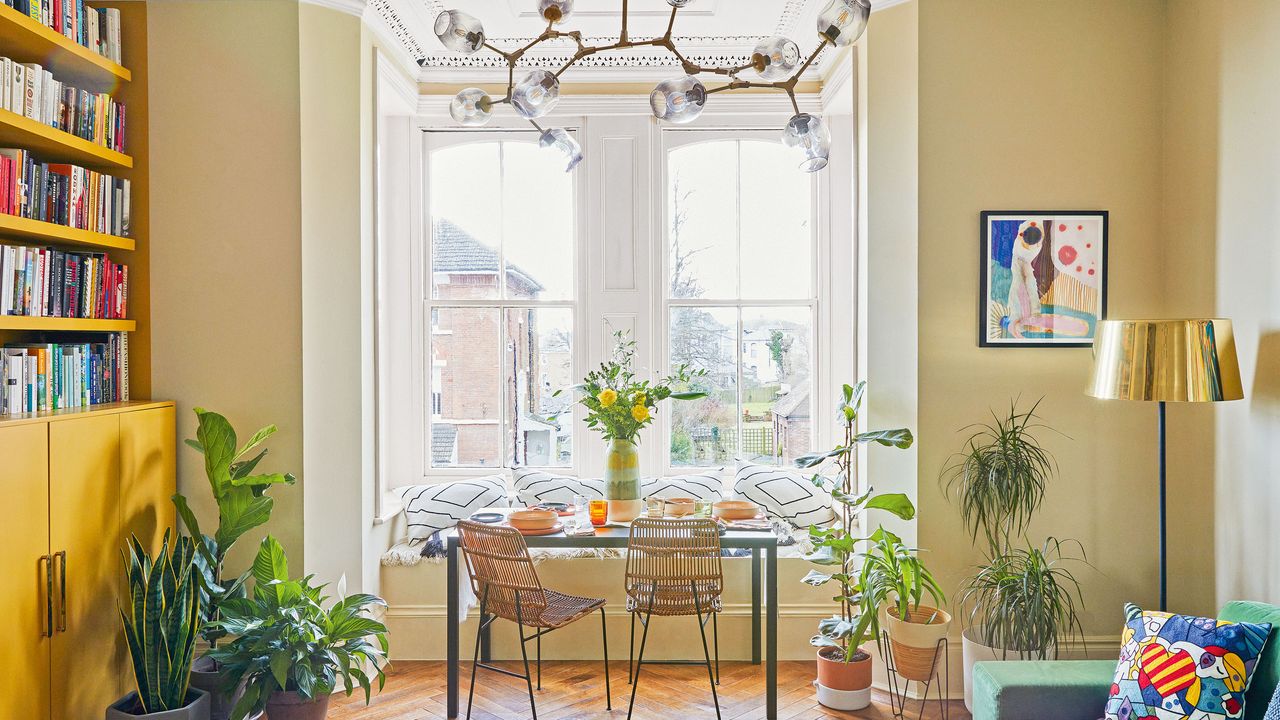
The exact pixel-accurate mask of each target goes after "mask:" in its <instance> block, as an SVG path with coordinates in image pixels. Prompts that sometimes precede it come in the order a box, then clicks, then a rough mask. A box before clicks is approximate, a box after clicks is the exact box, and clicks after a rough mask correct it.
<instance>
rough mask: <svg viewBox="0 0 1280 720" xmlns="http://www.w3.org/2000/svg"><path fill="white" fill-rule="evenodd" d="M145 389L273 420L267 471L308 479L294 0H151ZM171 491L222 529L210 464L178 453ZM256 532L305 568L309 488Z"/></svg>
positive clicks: (280, 504)
mask: <svg viewBox="0 0 1280 720" xmlns="http://www.w3.org/2000/svg"><path fill="white" fill-rule="evenodd" d="M147 20H148V25H149V32H148V33H147V38H148V53H149V56H150V59H151V62H150V90H149V97H150V109H151V137H150V140H151V164H150V171H151V198H152V203H151V228H152V237H153V238H154V242H153V243H152V248H151V296H152V309H151V325H152V332H153V335H152V338H153V340H152V365H153V370H152V379H153V394H154V396H155V397H158V398H167V399H173V400H176V401H177V402H178V408H179V412H178V436H179V437H182V438H186V437H194V436H195V417H194V414H193V413H192V412H191V409H192V407H195V406H204V407H208V408H210V409H214V410H217V411H219V412H222V413H223V414H225V415H226V416H227V417H228V418H230V419H231V421H232V422H233V423H234V424H235V426H236V428H237V429H238V430H240V432H241V434H242V435H245V436H247V435H248V434H249V433H251V432H253V431H254V430H256V429H257V428H258V427H260V426H262V425H266V424H268V423H275V424H277V425H278V426H280V433H279V434H278V435H276V436H275V437H274V438H272V439H271V441H270V446H269V447H270V448H271V454H270V455H269V456H268V459H267V460H266V461H265V462H264V465H263V467H264V468H269V469H272V470H280V471H292V472H294V473H296V474H299V475H301V474H302V469H303V464H302V461H303V453H302V437H303V428H302V297H301V264H300V261H301V255H300V250H299V242H300V237H301V218H300V213H299V191H300V186H299V174H298V168H299V141H298V122H299V119H298V107H299V106H298V78H299V70H298V4H297V2H295V1H293V0H167V1H166V2H159V3H150V4H149V6H148V17H147ZM178 486H179V489H180V490H181V491H182V492H183V493H184V494H186V495H187V496H188V497H189V498H190V499H191V501H192V505H193V506H194V507H195V508H196V510H197V513H198V514H199V516H200V519H201V522H202V525H204V526H207V527H212V526H214V525H216V522H217V514H216V509H215V508H214V506H213V500H212V497H211V496H210V494H209V489H208V483H207V481H206V479H205V475H204V468H203V464H202V462H201V460H200V457H199V455H198V454H197V453H195V451H193V450H190V449H188V448H186V447H185V446H183V447H180V448H179V451H178ZM271 494H272V496H273V497H274V498H275V499H276V505H275V512H274V514H273V516H272V519H271V522H270V523H269V524H268V525H267V526H266V528H265V529H264V531H261V532H258V533H254V534H251V535H246V536H245V537H244V538H243V539H242V541H241V542H240V544H239V547H238V548H237V551H236V555H238V556H239V558H240V560H239V561H238V562H239V563H245V562H247V560H248V558H249V557H251V555H252V553H253V552H254V551H255V549H256V545H257V540H258V538H259V537H260V536H261V535H262V534H264V533H265V532H268V531H269V532H271V533H273V534H275V535H276V537H278V538H279V539H280V541H281V542H282V543H284V545H285V548H286V549H287V550H288V552H289V557H290V559H291V560H293V561H294V562H295V567H297V568H299V569H300V568H301V567H302V560H303V558H302V545H303V543H302V488H301V487H299V486H294V487H287V488H286V487H281V488H276V489H274V490H272V493H271Z"/></svg>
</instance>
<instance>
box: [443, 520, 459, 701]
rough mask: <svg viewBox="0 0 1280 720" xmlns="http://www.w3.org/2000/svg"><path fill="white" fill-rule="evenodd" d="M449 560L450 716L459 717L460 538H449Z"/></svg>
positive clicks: (447, 611) (446, 606) (447, 606)
mask: <svg viewBox="0 0 1280 720" xmlns="http://www.w3.org/2000/svg"><path fill="white" fill-rule="evenodd" d="M447 555H448V562H447V563H446V566H447V572H448V574H449V579H448V590H447V595H448V598H447V600H446V602H445V614H446V615H448V617H447V618H445V625H446V626H447V627H448V628H449V638H448V650H447V652H448V663H447V665H448V682H447V684H448V696H449V699H448V707H447V710H448V713H447V714H448V717H450V718H456V717H458V634H459V631H460V630H461V628H459V627H458V600H459V598H458V591H459V588H458V540H457V538H449V544H448V551H447Z"/></svg>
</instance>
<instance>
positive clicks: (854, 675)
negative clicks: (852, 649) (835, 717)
mask: <svg viewBox="0 0 1280 720" xmlns="http://www.w3.org/2000/svg"><path fill="white" fill-rule="evenodd" d="M828 654H829V655H831V657H827V655H828ZM859 654H860V657H858V658H856V659H855V660H853V662H845V661H844V654H843V653H842V652H841V651H840V650H839V649H838V648H823V649H821V650H819V651H818V702H819V703H821V704H823V705H824V706H826V707H829V708H831V709H832V710H861V709H863V708H865V707H867V706H868V705H870V704H871V655H870V654H869V653H867V652H865V651H860V653H859Z"/></svg>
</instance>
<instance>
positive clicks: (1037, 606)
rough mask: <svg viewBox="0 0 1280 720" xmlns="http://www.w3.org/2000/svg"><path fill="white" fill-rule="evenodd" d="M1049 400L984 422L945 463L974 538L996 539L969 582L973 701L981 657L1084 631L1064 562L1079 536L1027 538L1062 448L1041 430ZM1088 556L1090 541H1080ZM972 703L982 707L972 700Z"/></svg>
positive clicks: (1041, 647) (1049, 652)
mask: <svg viewBox="0 0 1280 720" xmlns="http://www.w3.org/2000/svg"><path fill="white" fill-rule="evenodd" d="M1038 407H1039V403H1036V404H1035V405H1033V406H1032V407H1031V409H1030V410H1027V411H1025V412H1023V411H1019V410H1018V409H1017V407H1016V406H1015V405H1012V404H1011V405H1010V407H1009V411H1008V413H1007V414H1006V415H1004V416H1003V417H1000V416H995V415H994V413H993V421H992V422H991V423H989V424H981V425H977V426H976V431H975V432H974V433H973V434H972V435H971V436H970V437H969V439H968V440H967V441H966V444H965V449H964V451H963V452H960V453H957V454H956V455H955V456H954V457H953V458H952V460H951V461H950V462H949V463H948V465H947V467H946V469H945V470H944V471H943V475H942V479H943V482H944V483H945V491H946V493H947V495H948V496H951V495H954V496H955V497H956V499H957V502H958V504H959V506H960V515H961V517H962V518H963V520H964V522H965V525H966V526H967V527H968V528H969V531H970V533H971V535H972V538H973V541H974V543H979V542H983V543H985V545H986V561H985V562H984V563H983V564H982V565H980V566H978V568H977V570H976V572H975V573H974V575H973V576H972V577H970V578H969V579H968V580H967V581H966V582H965V584H964V586H963V594H962V596H961V601H960V605H959V607H961V608H962V609H965V613H964V614H965V616H966V617H967V624H968V627H966V628H965V629H964V631H963V633H962V634H961V642H962V648H963V649H962V653H963V660H964V688H965V704H966V705H969V706H972V703H973V665H974V663H977V662H982V661H989V660H1006V659H1009V660H1028V659H1040V660H1044V659H1048V658H1053V657H1057V651H1058V640H1059V638H1060V637H1062V636H1063V635H1070V634H1075V635H1076V636H1077V637H1082V630H1081V626H1080V620H1079V617H1078V612H1079V611H1080V610H1082V609H1083V607H1082V606H1083V600H1082V598H1081V596H1080V586H1079V584H1078V583H1077V582H1076V579H1075V577H1074V576H1073V575H1072V573H1071V572H1070V571H1069V570H1067V569H1066V568H1064V567H1062V566H1061V563H1062V561H1063V560H1067V559H1076V558H1073V557H1066V556H1064V554H1063V546H1064V545H1067V544H1069V543H1070V542H1072V541H1059V540H1057V539H1054V538H1049V539H1047V540H1045V542H1044V543H1043V544H1042V545H1041V546H1040V547H1036V546H1035V545H1033V544H1031V543H1029V542H1026V541H1025V540H1024V539H1023V536H1024V534H1025V533H1026V530H1027V526H1028V525H1029V524H1030V522H1031V518H1032V517H1033V516H1034V515H1035V513H1036V511H1037V510H1038V509H1039V508H1040V505H1041V503H1042V502H1043V501H1044V493H1045V489H1046V487H1047V486H1048V483H1049V481H1050V480H1051V479H1052V478H1053V475H1054V472H1055V469H1056V468H1055V464H1054V461H1053V457H1052V456H1051V455H1050V454H1049V452H1048V451H1046V450H1045V449H1044V448H1043V447H1041V445H1040V443H1039V442H1038V441H1037V439H1036V437H1035V434H1034V431H1036V430H1038V429H1043V428H1045V426H1044V425H1042V424H1041V423H1039V422H1038V417H1037V416H1036V414H1035V411H1036V408H1038ZM1075 545H1076V546H1077V548H1078V549H1079V550H1080V558H1079V559H1081V560H1083V559H1084V548H1083V547H1080V545H1079V543H1075ZM971 709H972V708H971Z"/></svg>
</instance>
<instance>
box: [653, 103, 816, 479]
mask: <svg viewBox="0 0 1280 720" xmlns="http://www.w3.org/2000/svg"><path fill="white" fill-rule="evenodd" d="M660 137H661V142H658V143H655V146H654V152H655V157H654V159H653V163H654V168H655V170H656V174H655V177H656V178H657V181H658V185H657V187H656V188H654V192H655V194H656V197H657V198H658V200H657V204H658V208H657V210H658V217H659V218H661V220H660V222H659V223H658V226H657V232H656V233H655V234H656V239H655V242H654V243H653V250H654V267H655V268H657V269H658V272H657V273H656V276H657V277H656V279H655V282H654V284H653V287H654V288H655V292H654V295H655V297H654V298H653V300H654V302H653V305H654V318H655V320H656V323H655V324H656V326H657V327H658V328H659V330H658V332H657V333H656V337H657V338H659V341H660V345H661V352H662V354H661V358H662V367H663V368H666V370H667V372H671V371H672V370H673V369H674V368H673V366H672V362H671V345H670V343H669V342H667V340H668V339H669V338H670V337H671V309H672V308H673V307H710V308H733V309H735V310H736V311H737V321H736V327H735V335H734V363H735V368H736V372H737V378H736V388H737V392H738V397H739V399H741V397H742V366H743V359H742V345H741V344H742V311H743V310H744V309H748V308H771V307H807V308H809V309H810V314H811V317H812V323H813V325H812V329H811V332H812V334H813V337H812V338H811V343H812V345H811V352H812V365H813V379H812V381H811V383H810V385H811V387H812V390H811V391H810V396H809V398H810V399H809V407H810V410H809V416H810V443H811V445H812V446H813V447H814V448H819V447H825V446H826V443H827V441H828V439H829V438H830V437H831V436H832V434H831V433H830V431H829V428H828V427H827V425H828V424H827V423H822V422H820V419H821V418H825V417H827V412H828V410H827V409H828V406H829V403H830V401H829V400H828V399H827V395H828V394H829V393H828V392H827V390H829V389H830V388H829V376H830V372H829V369H828V368H829V365H831V362H830V361H829V360H828V358H827V354H828V351H827V347H826V345H827V341H825V340H824V339H823V336H824V335H826V333H825V332H824V329H825V328H828V327H829V324H830V317H829V312H830V310H829V308H830V305H831V298H830V294H831V293H830V281H829V280H830V279H829V276H828V275H827V274H826V273H823V272H822V268H827V267H830V257H831V251H830V250H831V237H830V235H831V233H830V222H829V217H830V212H829V209H830V202H829V200H830V197H829V196H830V192H829V183H827V182H825V173H823V172H818V173H811V174H810V175H809V177H810V180H811V182H812V188H813V191H812V192H813V194H812V195H811V197H812V198H813V202H812V204H811V207H810V213H811V215H810V219H811V221H812V227H813V229H814V230H813V233H812V239H811V242H812V246H811V250H812V257H813V262H812V265H811V268H810V273H811V275H810V283H811V284H810V288H811V290H812V294H811V296H810V297H809V298H806V299H802V300H795V299H792V300H758V299H742V298H741V295H742V288H741V285H740V283H741V260H742V258H741V253H740V252H739V253H738V254H737V258H738V263H739V266H738V268H737V269H736V272H738V276H739V280H738V282H739V286H738V295H739V298H738V299H727V298H719V299H713V298H708V299H703V298H683V299H682V298H672V297H671V284H670V280H671V275H670V273H671V253H670V247H669V245H668V242H669V238H668V236H667V231H668V229H669V228H670V227H671V217H670V210H671V208H670V207H669V205H670V204H669V203H668V201H667V190H668V185H667V182H668V181H669V179H670V178H669V177H668V174H667V169H668V166H669V164H668V162H667V159H668V157H670V154H671V151H673V150H676V149H678V148H681V147H689V146H691V145H697V144H701V143H705V142H715V141H717V140H761V141H766V142H780V138H779V132H778V130H777V128H766V127H759V126H754V127H753V126H751V125H745V124H744V125H734V126H730V127H715V128H703V127H699V128H664V129H663V130H662V131H661V133H660ZM797 172H799V170H797ZM738 244H739V250H740V249H741V233H739V237H738ZM736 414H737V418H736V419H735V421H736V423H737V428H738V434H737V435H738V442H739V443H741V442H742V413H741V412H738V413H736ZM654 429H656V430H657V431H658V434H659V437H660V438H661V439H660V441H659V443H660V444H661V446H662V451H661V453H662V465H661V467H662V469H663V473H664V474H666V475H677V474H680V473H688V472H698V471H706V470H707V469H709V468H708V467H706V466H698V465H672V464H671V432H672V424H671V413H670V412H664V413H659V414H658V419H657V421H656V422H655V423H654ZM711 467H712V468H714V466H711ZM725 472H726V473H727V474H732V472H733V468H732V467H729V468H726V469H725Z"/></svg>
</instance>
